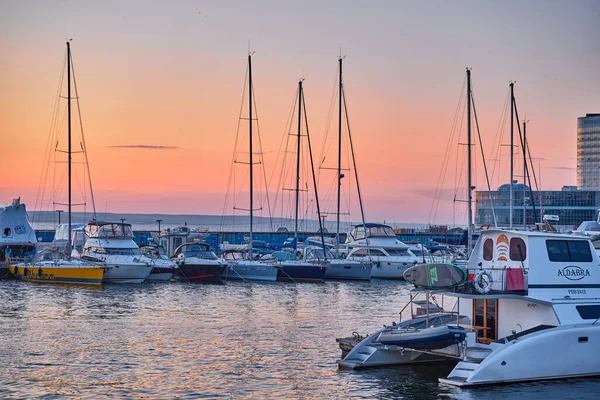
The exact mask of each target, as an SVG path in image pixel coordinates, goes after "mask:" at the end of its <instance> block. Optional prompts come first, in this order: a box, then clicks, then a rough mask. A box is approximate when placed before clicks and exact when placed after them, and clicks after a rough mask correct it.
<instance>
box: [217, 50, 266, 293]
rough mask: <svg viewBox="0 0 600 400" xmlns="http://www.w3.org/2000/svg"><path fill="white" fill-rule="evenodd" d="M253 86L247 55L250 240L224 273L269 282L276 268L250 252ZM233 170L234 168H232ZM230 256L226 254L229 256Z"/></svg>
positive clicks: (252, 199) (230, 277) (251, 229)
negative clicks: (245, 248) (256, 258)
mask: <svg viewBox="0 0 600 400" xmlns="http://www.w3.org/2000/svg"><path fill="white" fill-rule="evenodd" d="M253 89H254V88H253V86H252V54H251V53H250V54H248V107H249V116H248V122H249V127H248V143H249V157H250V160H249V162H248V166H249V169H250V171H249V181H250V207H249V208H248V211H249V213H250V240H249V242H248V248H247V251H246V252H244V253H243V255H242V257H241V258H240V257H224V259H225V260H226V261H227V270H226V273H225V278H226V279H241V280H255V281H271V282H274V281H276V280H277V268H275V266H273V265H272V264H267V263H264V262H261V261H258V260H254V259H253V255H254V252H253V251H252V245H253V233H254V231H253V228H254V227H253V222H254V221H253V219H254V211H255V210H254V163H253V155H254V153H253V148H252V141H253V135H252V125H253V122H254V120H253V113H252V111H253V110H252V105H253V101H254V98H253V95H252V91H253ZM232 168H234V166H232ZM230 255H231V254H228V256H230Z"/></svg>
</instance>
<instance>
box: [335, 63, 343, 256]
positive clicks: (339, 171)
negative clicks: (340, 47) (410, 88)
mask: <svg viewBox="0 0 600 400" xmlns="http://www.w3.org/2000/svg"><path fill="white" fill-rule="evenodd" d="M342 60H343V59H342V57H340V59H339V62H340V84H339V105H338V106H339V113H338V165H337V211H336V228H335V237H336V240H337V246H336V250H335V251H336V254H335V256H336V258H339V251H340V250H339V248H340V204H341V193H340V192H341V189H342Z"/></svg>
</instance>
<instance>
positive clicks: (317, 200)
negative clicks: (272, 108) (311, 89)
mask: <svg viewBox="0 0 600 400" xmlns="http://www.w3.org/2000/svg"><path fill="white" fill-rule="evenodd" d="M300 92H301V93H303V94H304V89H303V88H302V86H300ZM302 109H303V110H304V126H305V127H306V141H307V143H308V156H309V158H310V169H311V171H312V178H313V187H314V190H315V202H316V203H317V217H318V218H319V231H320V234H321V246H322V248H323V258H324V259H325V260H327V248H326V246H325V234H324V233H323V222H322V220H321V207H320V206H319V191H318V189H317V177H316V175H315V164H314V163H313V156H312V147H311V145H310V132H309V130H308V117H307V115H306V102H305V101H304V97H302Z"/></svg>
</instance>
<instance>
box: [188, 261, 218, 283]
mask: <svg viewBox="0 0 600 400" xmlns="http://www.w3.org/2000/svg"><path fill="white" fill-rule="evenodd" d="M226 267H227V266H226V265H222V264H188V263H182V264H179V268H178V269H177V274H176V276H177V279H178V280H181V281H184V282H202V283H221V276H222V275H223V273H224V272H225V268H226Z"/></svg>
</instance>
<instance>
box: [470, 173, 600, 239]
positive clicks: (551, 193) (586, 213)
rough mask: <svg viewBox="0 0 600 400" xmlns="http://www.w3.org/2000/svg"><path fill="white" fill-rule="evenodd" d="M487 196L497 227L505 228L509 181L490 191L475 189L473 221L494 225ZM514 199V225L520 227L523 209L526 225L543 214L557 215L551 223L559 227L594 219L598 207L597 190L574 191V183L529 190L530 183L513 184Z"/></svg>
mask: <svg viewBox="0 0 600 400" xmlns="http://www.w3.org/2000/svg"><path fill="white" fill-rule="evenodd" d="M490 197H491V199H492V200H493V203H494V211H495V213H496V219H497V221H498V226H501V227H508V226H509V225H510V210H509V205H510V185H509V184H506V185H502V186H500V187H499V188H498V190H496V191H493V192H488V191H476V192H475V207H476V210H475V224H476V225H478V226H481V225H488V224H489V225H492V226H493V225H494V217H493V214H492V206H491V202H490ZM513 198H514V203H513V227H523V213H524V212H525V217H526V225H527V226H533V225H535V223H536V222H540V217H541V214H542V213H543V214H549V215H557V216H558V217H559V222H558V223H557V224H554V225H557V226H558V227H559V228H561V229H574V228H576V227H578V226H579V224H581V223H582V222H583V221H595V220H596V217H597V215H598V209H599V208H600V190H596V191H593V190H577V189H576V188H575V187H574V186H564V187H563V188H562V190H542V191H535V190H534V191H533V193H532V192H531V191H530V190H529V186H526V185H523V184H515V185H513ZM523 201H525V203H523ZM540 204H541V205H542V211H541V212H540ZM534 209H535V211H534Z"/></svg>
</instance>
